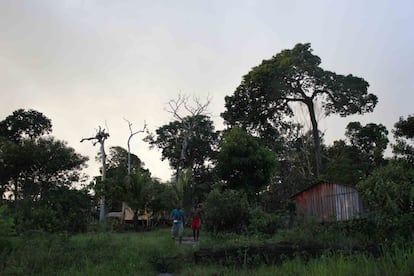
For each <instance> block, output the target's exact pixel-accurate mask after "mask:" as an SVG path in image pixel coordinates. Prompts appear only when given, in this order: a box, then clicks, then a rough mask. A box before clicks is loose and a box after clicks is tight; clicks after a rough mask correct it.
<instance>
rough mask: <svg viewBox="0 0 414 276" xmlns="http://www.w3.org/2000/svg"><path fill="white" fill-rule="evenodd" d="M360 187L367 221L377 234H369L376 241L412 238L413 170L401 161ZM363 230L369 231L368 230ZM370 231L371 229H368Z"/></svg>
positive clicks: (386, 167) (413, 226)
mask: <svg viewBox="0 0 414 276" xmlns="http://www.w3.org/2000/svg"><path fill="white" fill-rule="evenodd" d="M357 188H358V189H359V190H360V191H361V195H362V197H363V199H364V200H365V203H366V204H367V207H368V209H369V212H368V213H367V214H366V215H365V220H366V221H367V223H369V224H370V225H372V226H374V228H375V229H376V231H375V232H374V233H372V232H371V231H370V232H369V233H366V234H367V236H370V237H371V238H374V239H375V240H376V241H377V242H385V243H394V242H404V241H405V240H410V239H412V235H413V234H412V233H413V231H414V170H413V169H412V168H411V167H407V166H406V165H404V164H403V163H401V162H390V163H389V164H388V165H387V166H385V167H382V168H378V169H376V170H375V171H373V172H372V174H371V175H370V176H369V177H368V178H367V179H365V180H363V181H361V182H359V183H358V185H357ZM361 230H368V229H367V227H363V228H361ZM368 231H369V230H368Z"/></svg>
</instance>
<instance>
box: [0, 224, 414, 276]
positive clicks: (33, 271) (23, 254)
mask: <svg viewBox="0 0 414 276" xmlns="http://www.w3.org/2000/svg"><path fill="white" fill-rule="evenodd" d="M188 234H189V233H188ZM202 234H203V235H202V237H201V241H200V243H199V244H198V245H197V244H195V245H191V244H190V245H185V246H184V245H183V246H179V245H177V244H176V242H174V241H173V240H172V239H171V236H170V231H169V229H161V230H156V231H152V232H143V233H88V234H82V235H76V236H66V235H47V234H42V233H34V234H32V235H31V236H27V237H19V238H15V239H14V240H13V241H12V244H13V250H12V251H11V253H9V254H8V255H7V257H6V258H3V260H2V261H1V262H0V275H157V274H158V273H160V272H173V273H174V275H318V276H319V275H338V276H339V275H413V274H412V273H413V271H414V250H413V248H412V247H409V248H406V249H398V250H395V251H394V252H393V253H392V254H391V253H389V254H385V255H384V256H383V257H381V258H377V259H374V258H372V257H368V256H365V255H353V256H344V255H340V254H338V255H331V254H328V255H324V256H322V257H321V258H319V259H313V260H310V261H308V262H306V263H305V262H303V261H301V260H299V259H294V260H290V261H285V262H284V263H283V264H281V265H268V266H264V265H258V266H255V267H251V268H248V267H241V268H240V267H223V266H219V265H216V264H208V265H196V264H195V263H194V261H193V257H192V253H193V251H194V250H197V249H198V246H200V247H217V246H220V247H222V246H227V245H240V244H245V243H257V242H261V240H260V239H253V240H252V239H250V238H246V237H241V236H237V235H222V236H220V237H214V238H213V237H209V236H208V235H206V233H202Z"/></svg>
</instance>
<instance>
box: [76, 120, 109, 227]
mask: <svg viewBox="0 0 414 276" xmlns="http://www.w3.org/2000/svg"><path fill="white" fill-rule="evenodd" d="M108 137H109V133H107V132H105V129H101V127H100V126H99V129H98V131H97V132H96V135H95V136H92V137H89V138H82V140H81V141H80V142H81V143H82V142H83V141H85V140H90V141H92V144H93V145H94V146H95V145H96V144H97V143H99V144H100V145H101V147H100V152H101V157H102V176H101V181H102V183H104V181H105V178H106V154H105V145H104V144H105V140H106V139H108ZM99 221H100V222H104V221H105V196H104V195H103V196H102V197H101V200H100V210H99Z"/></svg>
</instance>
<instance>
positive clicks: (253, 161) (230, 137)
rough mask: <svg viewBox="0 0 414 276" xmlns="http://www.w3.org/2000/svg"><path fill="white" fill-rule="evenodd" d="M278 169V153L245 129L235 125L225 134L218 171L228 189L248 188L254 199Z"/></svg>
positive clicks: (246, 191) (218, 157)
mask: <svg viewBox="0 0 414 276" xmlns="http://www.w3.org/2000/svg"><path fill="white" fill-rule="evenodd" d="M276 168H277V160H276V155H275V154H274V153H273V152H272V151H271V150H269V149H268V148H266V147H265V146H263V145H261V144H260V142H259V140H258V139H256V138H255V137H253V136H251V135H250V134H248V133H247V132H245V131H244V130H243V129H241V128H233V129H231V130H229V131H228V132H226V133H225V134H224V137H223V140H222V141H221V143H220V152H219V154H218V156H217V166H216V171H217V174H218V176H219V177H220V178H221V179H222V180H224V181H225V183H226V188H230V189H239V190H242V191H244V192H245V193H246V194H247V195H248V197H249V200H250V201H251V202H253V201H254V200H256V198H257V196H258V195H259V192H260V191H262V190H263V189H264V187H266V185H268V184H269V182H270V179H271V177H272V176H273V174H274V172H275V171H276Z"/></svg>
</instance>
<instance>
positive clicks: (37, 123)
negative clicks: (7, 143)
mask: <svg viewBox="0 0 414 276" xmlns="http://www.w3.org/2000/svg"><path fill="white" fill-rule="evenodd" d="M51 131H52V121H51V120H50V119H49V118H47V117H46V116H45V115H43V113H41V112H38V111H36V110H33V109H29V110H27V111H26V110H24V109H18V110H16V111H14V112H13V114H11V115H9V116H7V117H6V119H4V120H3V121H1V122H0V136H1V137H4V138H6V139H8V140H11V141H13V142H17V141H19V140H21V139H24V138H30V139H35V138H37V137H40V136H42V135H44V134H48V133H50V132H51Z"/></svg>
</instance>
